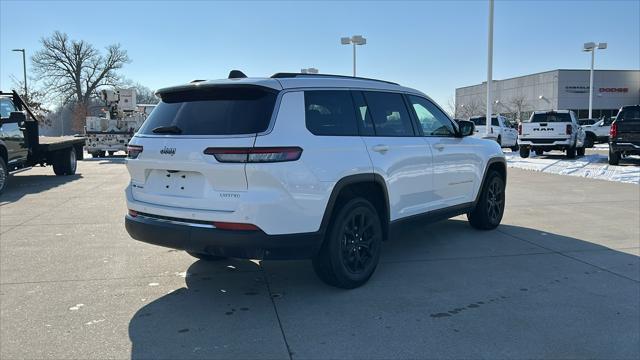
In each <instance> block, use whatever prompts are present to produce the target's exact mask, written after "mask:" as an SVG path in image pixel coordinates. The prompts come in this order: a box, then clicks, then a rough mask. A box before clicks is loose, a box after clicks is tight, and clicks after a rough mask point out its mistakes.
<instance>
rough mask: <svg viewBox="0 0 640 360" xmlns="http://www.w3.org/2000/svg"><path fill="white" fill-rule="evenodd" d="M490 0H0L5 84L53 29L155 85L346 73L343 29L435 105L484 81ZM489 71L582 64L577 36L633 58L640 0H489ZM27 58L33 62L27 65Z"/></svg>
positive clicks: (608, 60)
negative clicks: (108, 54) (113, 57)
mask: <svg viewBox="0 0 640 360" xmlns="http://www.w3.org/2000/svg"><path fill="white" fill-rule="evenodd" d="M487 13H488V2H487V1H484V0H481V1H447V2H445V1H424V2H337V1H336V2H329V1H327V2H244V3H237V2H235V3H226V2H213V1H210V2H208V1H193V2H186V1H137V2H136V1H111V2H100V1H86V2H79V1H5V0H0V87H1V88H3V89H7V88H8V87H10V86H11V81H10V76H11V75H13V76H16V77H17V78H19V79H21V78H22V63H21V59H20V57H19V54H18V53H12V52H11V49H12V48H23V47H24V48H26V49H27V51H28V54H33V52H34V51H35V50H37V49H38V48H39V47H40V44H39V40H40V38H41V37H43V36H48V35H50V34H51V33H52V32H53V31H55V30H60V31H62V32H66V33H67V34H69V36H70V37H72V38H74V39H83V40H86V41H88V42H90V43H92V44H94V45H95V46H96V47H98V48H103V47H104V46H106V45H108V44H112V43H120V44H121V45H122V46H123V47H124V48H125V49H126V50H127V51H128V53H129V57H130V58H131V59H132V62H131V63H130V64H127V65H126V66H125V67H124V69H123V70H122V74H123V75H124V76H126V77H127V78H130V79H132V80H135V81H138V82H140V83H142V84H144V85H146V86H148V87H150V88H153V89H157V88H159V87H163V86H167V85H174V84H178V83H183V82H186V81H189V80H192V79H196V78H197V79H201V78H207V79H212V78H222V77H226V75H227V74H228V72H229V70H230V69H241V70H242V71H244V72H245V73H246V74H248V75H250V76H269V75H271V74H273V73H275V72H279V71H299V70H300V69H301V68H306V67H316V68H318V69H320V71H321V72H323V73H334V74H346V75H348V74H350V72H351V49H350V48H349V47H347V46H341V45H340V41H339V39H340V37H341V36H348V35H353V34H362V35H364V36H365V37H366V38H367V39H368V44H367V45H365V46H362V47H359V48H358V70H359V71H358V75H360V76H365V77H374V78H381V79H386V80H391V81H396V82H399V83H401V84H403V85H407V86H411V87H415V88H418V89H420V90H422V91H424V92H426V93H427V94H429V95H431V96H432V97H433V98H434V99H435V100H436V101H438V102H439V103H440V104H441V105H442V106H446V103H447V100H448V99H449V98H451V97H453V95H454V90H455V88H456V87H460V86H465V85H472V84H476V83H479V82H481V81H483V80H485V79H486V56H487V55H486V42H487ZM494 31H495V37H494V39H495V40H494V41H495V42H494V79H501V78H507V77H512V76H518V75H525V74H529V73H533V72H538V71H545V70H552V69H557V68H569V69H574V68H576V69H579V68H587V67H588V66H589V56H588V55H587V54H586V53H583V52H581V47H582V44H583V43H584V42H588V41H596V42H598V41H606V42H608V43H609V48H608V49H607V50H605V51H602V52H599V53H598V54H597V58H596V67H597V68H600V69H639V68H640V1H638V0H630V1H496V4H495V30H494ZM27 66H28V68H30V64H28V65H27Z"/></svg>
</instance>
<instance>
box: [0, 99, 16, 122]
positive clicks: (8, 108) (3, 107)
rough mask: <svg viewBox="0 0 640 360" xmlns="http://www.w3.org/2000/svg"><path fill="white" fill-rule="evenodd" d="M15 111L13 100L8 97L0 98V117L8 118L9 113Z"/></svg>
mask: <svg viewBox="0 0 640 360" xmlns="http://www.w3.org/2000/svg"><path fill="white" fill-rule="evenodd" d="M14 111H16V107H15V105H13V101H11V99H9V98H0V117H1V118H3V119H5V118H8V117H9V115H10V114H11V113H12V112H14Z"/></svg>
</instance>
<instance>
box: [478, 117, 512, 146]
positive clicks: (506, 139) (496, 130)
mask: <svg viewBox="0 0 640 360" xmlns="http://www.w3.org/2000/svg"><path fill="white" fill-rule="evenodd" d="M469 121H471V122H473V123H474V124H475V127H476V130H475V134H474V135H473V136H474V137H477V138H481V139H482V138H485V136H486V135H485V134H486V133H485V131H486V124H487V118H486V117H485V116H472V117H470V118H469ZM488 137H489V138H491V139H494V140H495V141H496V142H497V143H498V144H500V147H503V148H511V150H513V151H518V131H517V130H516V129H515V127H514V125H512V123H511V122H510V121H509V120H508V119H507V118H505V117H504V116H502V115H497V116H492V117H491V129H490V130H489V136H488Z"/></svg>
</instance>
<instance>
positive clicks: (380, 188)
mask: <svg viewBox="0 0 640 360" xmlns="http://www.w3.org/2000/svg"><path fill="white" fill-rule="evenodd" d="M355 197H363V198H365V199H367V200H369V201H370V202H371V203H372V205H373V206H374V207H375V208H376V210H377V211H378V213H379V215H380V217H381V219H380V220H381V222H382V227H383V232H384V240H386V239H387V238H388V233H389V221H390V211H389V193H388V191H387V186H386V183H385V181H384V179H383V178H382V176H380V175H378V174H374V173H370V174H356V175H349V176H346V177H344V178H342V179H340V180H339V181H338V182H337V183H336V184H335V186H334V187H333V190H332V191H331V195H330V197H329V201H328V202H327V206H326V208H325V211H324V215H323V216H322V222H321V224H320V231H321V233H323V234H324V233H326V230H327V229H328V227H329V225H330V223H331V221H332V220H333V216H334V214H335V213H337V210H338V209H339V208H340V206H341V205H342V204H344V203H346V202H347V201H348V200H350V199H353V198H355Z"/></svg>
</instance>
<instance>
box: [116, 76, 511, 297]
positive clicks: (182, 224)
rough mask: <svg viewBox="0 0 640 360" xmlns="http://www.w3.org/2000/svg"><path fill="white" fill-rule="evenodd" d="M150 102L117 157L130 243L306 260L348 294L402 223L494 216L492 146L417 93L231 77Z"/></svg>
mask: <svg viewBox="0 0 640 360" xmlns="http://www.w3.org/2000/svg"><path fill="white" fill-rule="evenodd" d="M158 96H159V97H160V98H161V99H162V101H161V102H160V104H158V106H157V107H156V109H155V110H153V112H152V113H151V115H150V116H149V117H148V118H147V120H146V121H145V123H144V124H143V125H142V127H141V128H140V130H139V131H138V132H137V133H136V135H135V136H134V137H133V139H132V140H131V143H130V144H129V146H128V160H127V169H128V171H129V173H130V175H131V183H130V185H129V186H128V187H127V189H126V198H127V205H128V209H129V211H128V214H127V215H126V220H125V223H126V228H127V231H128V232H129V234H130V235H131V236H132V237H133V238H134V239H137V240H141V241H144V242H148V243H152V244H156V245H161V246H166V247H171V248H176V249H182V250H186V251H187V252H188V253H190V254H191V255H193V256H195V257H197V258H199V259H204V260H217V259H221V258H225V257H233V258H248V259H300V258H311V259H313V265H314V269H315V271H316V273H317V274H318V276H319V277H320V278H321V279H322V280H324V281H325V282H326V283H328V284H330V285H333V286H337V287H341V288H354V287H357V286H360V285H362V284H363V283H365V282H366V281H367V280H368V279H369V277H371V275H372V274H373V272H374V270H375V268H376V265H377V264H378V259H379V257H380V252H381V246H382V241H383V240H386V239H387V238H388V237H389V233H390V231H391V230H392V228H394V227H395V226H401V224H403V223H406V221H407V220H418V221H423V222H424V221H433V220H439V219H446V218H449V217H452V216H456V215H460V214H467V216H468V218H469V221H470V223H471V225H473V226H474V227H476V228H479V229H493V228H495V227H496V226H498V225H499V223H500V221H501V219H502V214H503V211H504V205H505V184H506V165H505V159H504V155H503V154H502V151H501V149H500V147H499V145H498V144H497V143H495V142H493V141H486V140H482V139H476V138H473V137H471V136H468V135H472V134H473V128H474V126H473V123H471V122H469V121H460V123H459V124H457V123H455V122H454V121H452V120H451V119H450V118H449V117H448V116H447V115H446V114H445V113H444V111H442V109H441V108H440V107H438V106H437V105H436V104H435V103H434V102H433V101H432V100H430V99H429V98H428V97H427V96H426V95H424V94H423V93H421V92H419V91H417V90H414V89H410V88H406V87H402V86H400V85H398V84H395V83H391V82H386V81H379V80H370V79H362V78H352V77H343V76H334V75H317V74H288V73H279V74H276V75H274V76H272V77H271V78H247V77H245V76H244V74H242V73H241V72H238V71H232V73H231V74H230V78H229V79H224V80H215V81H194V82H192V83H190V84H186V85H182V86H176V87H170V88H165V89H161V90H159V91H158Z"/></svg>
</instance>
